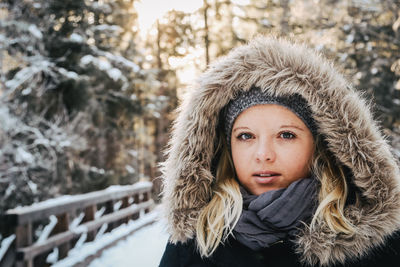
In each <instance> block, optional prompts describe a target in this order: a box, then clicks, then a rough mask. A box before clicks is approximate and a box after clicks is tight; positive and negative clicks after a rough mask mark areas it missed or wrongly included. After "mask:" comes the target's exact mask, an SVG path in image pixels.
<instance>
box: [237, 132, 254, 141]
mask: <svg viewBox="0 0 400 267" xmlns="http://www.w3.org/2000/svg"><path fill="white" fill-rule="evenodd" d="M252 137H253V136H252V135H251V134H249V133H241V134H239V135H238V136H237V139H239V140H249V139H251V138H252Z"/></svg>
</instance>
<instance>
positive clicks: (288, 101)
mask: <svg viewBox="0 0 400 267" xmlns="http://www.w3.org/2000/svg"><path fill="white" fill-rule="evenodd" d="M262 104H277V105H281V106H284V107H286V108H288V109H290V110H291V111H292V112H293V113H295V114H296V115H297V116H298V117H299V118H300V119H301V120H302V121H303V122H304V124H305V125H306V126H307V127H308V129H309V130H310V131H311V133H312V135H313V136H314V138H315V137H316V136H317V126H316V124H315V121H314V119H313V117H312V112H311V109H310V107H309V106H308V104H307V101H306V100H305V99H304V98H303V97H302V96H301V95H299V94H293V95H288V96H282V97H274V96H271V95H268V94H265V93H263V92H262V91H261V89H260V88H258V87H252V88H251V89H250V90H249V91H247V92H242V93H240V94H239V95H238V96H237V97H236V98H235V99H233V100H231V101H230V102H229V103H228V105H227V106H226V107H225V111H224V113H223V127H224V131H225V135H226V139H227V144H228V147H230V143H231V131H232V127H233V123H234V122H235V120H236V118H237V117H238V116H239V115H240V113H242V112H243V111H245V110H246V109H248V108H250V107H252V106H255V105H262Z"/></svg>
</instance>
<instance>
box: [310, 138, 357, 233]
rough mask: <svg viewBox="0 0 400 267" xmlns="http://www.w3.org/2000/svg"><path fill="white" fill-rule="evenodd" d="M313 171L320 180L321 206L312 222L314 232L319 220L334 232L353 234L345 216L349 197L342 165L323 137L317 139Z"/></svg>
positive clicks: (351, 226) (311, 228) (351, 225)
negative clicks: (329, 149)
mask: <svg viewBox="0 0 400 267" xmlns="http://www.w3.org/2000/svg"><path fill="white" fill-rule="evenodd" d="M315 147H316V151H315V152H314V157H313V164H312V165H311V171H312V172H313V174H314V176H315V177H317V178H318V179H319V180H320V184H321V187H320V190H319V196H318V200H319V205H318V207H317V210H316V211H315V214H314V217H313V219H312V221H311V225H310V226H311V227H310V231H312V230H313V229H314V228H315V227H316V224H317V221H318V220H321V219H322V220H325V222H326V223H327V224H328V226H329V228H330V229H331V230H332V231H333V232H336V233H338V232H341V233H344V234H349V235H350V234H352V233H354V231H355V228H354V226H353V224H352V223H351V222H350V221H349V220H348V219H347V218H346V216H345V215H344V214H343V211H344V207H345V204H346V199H347V195H348V184H347V181H346V175H345V172H344V169H343V166H342V164H341V163H339V162H336V160H335V159H334V157H333V156H332V154H331V153H330V152H329V151H328V150H327V149H326V145H325V144H324V141H323V139H322V138H321V137H317V140H316V146H315Z"/></svg>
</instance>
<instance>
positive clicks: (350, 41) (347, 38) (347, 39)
mask: <svg viewBox="0 0 400 267" xmlns="http://www.w3.org/2000/svg"><path fill="white" fill-rule="evenodd" d="M353 41H354V34H349V35H347V37H346V43H347V44H351V43H352V42H353Z"/></svg>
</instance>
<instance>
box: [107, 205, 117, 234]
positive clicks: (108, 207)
mask: <svg viewBox="0 0 400 267" xmlns="http://www.w3.org/2000/svg"><path fill="white" fill-rule="evenodd" d="M114 203H115V201H114V200H110V201H107V202H106V212H105V213H106V214H110V213H113V212H114ZM114 228H115V223H109V224H108V227H107V230H106V232H110V231H111V230H112V229H114Z"/></svg>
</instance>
